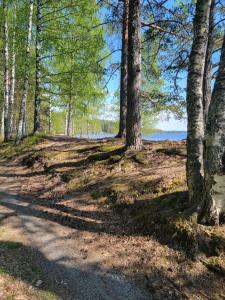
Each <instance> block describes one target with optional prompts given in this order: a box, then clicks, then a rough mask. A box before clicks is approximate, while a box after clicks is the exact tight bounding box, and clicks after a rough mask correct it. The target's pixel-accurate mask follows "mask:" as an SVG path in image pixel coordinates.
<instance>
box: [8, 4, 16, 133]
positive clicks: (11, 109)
mask: <svg viewBox="0 0 225 300" xmlns="http://www.w3.org/2000/svg"><path fill="white" fill-rule="evenodd" d="M15 44H16V5H14V15H13V36H12V73H11V88H10V99H9V118H10V126H9V130H10V139H11V138H12V135H13V125H14V117H15V114H14V102H15V83H16V78H15V73H16V52H15Z"/></svg>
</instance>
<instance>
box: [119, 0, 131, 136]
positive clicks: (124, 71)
mask: <svg viewBox="0 0 225 300" xmlns="http://www.w3.org/2000/svg"><path fill="white" fill-rule="evenodd" d="M128 14H129V0H124V12H123V29H122V54H121V74H120V122H119V132H118V134H117V136H116V137H117V138H125V137H126V119H127V78H128V64H127V63H128V62H127V57H128Z"/></svg>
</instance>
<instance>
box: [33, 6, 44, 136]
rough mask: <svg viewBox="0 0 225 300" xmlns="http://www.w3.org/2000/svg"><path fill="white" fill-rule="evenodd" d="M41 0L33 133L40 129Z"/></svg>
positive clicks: (38, 22)
mask: <svg viewBox="0 0 225 300" xmlns="http://www.w3.org/2000/svg"><path fill="white" fill-rule="evenodd" d="M42 5H43V4H42V0H37V27H36V46H35V48H36V76H35V103H34V133H35V132H37V131H40V130H41V123H40V114H41V48H42V25H41V19H42Z"/></svg>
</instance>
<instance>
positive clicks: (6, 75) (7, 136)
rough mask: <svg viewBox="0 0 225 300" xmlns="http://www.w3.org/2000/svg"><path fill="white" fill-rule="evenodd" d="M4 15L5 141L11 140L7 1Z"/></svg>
mask: <svg viewBox="0 0 225 300" xmlns="http://www.w3.org/2000/svg"><path fill="white" fill-rule="evenodd" d="M3 14H4V57H5V71H4V141H6V142H7V141H9V140H10V128H9V127H10V116H9V32H8V21H7V17H8V8H7V2H6V0H3Z"/></svg>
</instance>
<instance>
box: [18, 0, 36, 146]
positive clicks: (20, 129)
mask: <svg viewBox="0 0 225 300" xmlns="http://www.w3.org/2000/svg"><path fill="white" fill-rule="evenodd" d="M33 2H34V1H33V0H30V9H29V19H28V34H27V46H26V57H25V70H24V83H23V94H22V99H21V104H20V114H19V124H18V129H17V137H16V142H17V143H19V142H20V141H21V139H22V137H23V135H24V134H25V132H24V131H25V130H24V128H25V126H26V125H25V124H26V102H27V95H28V88H29V69H30V47H31V39H32V18H33V7H34V3H33Z"/></svg>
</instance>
